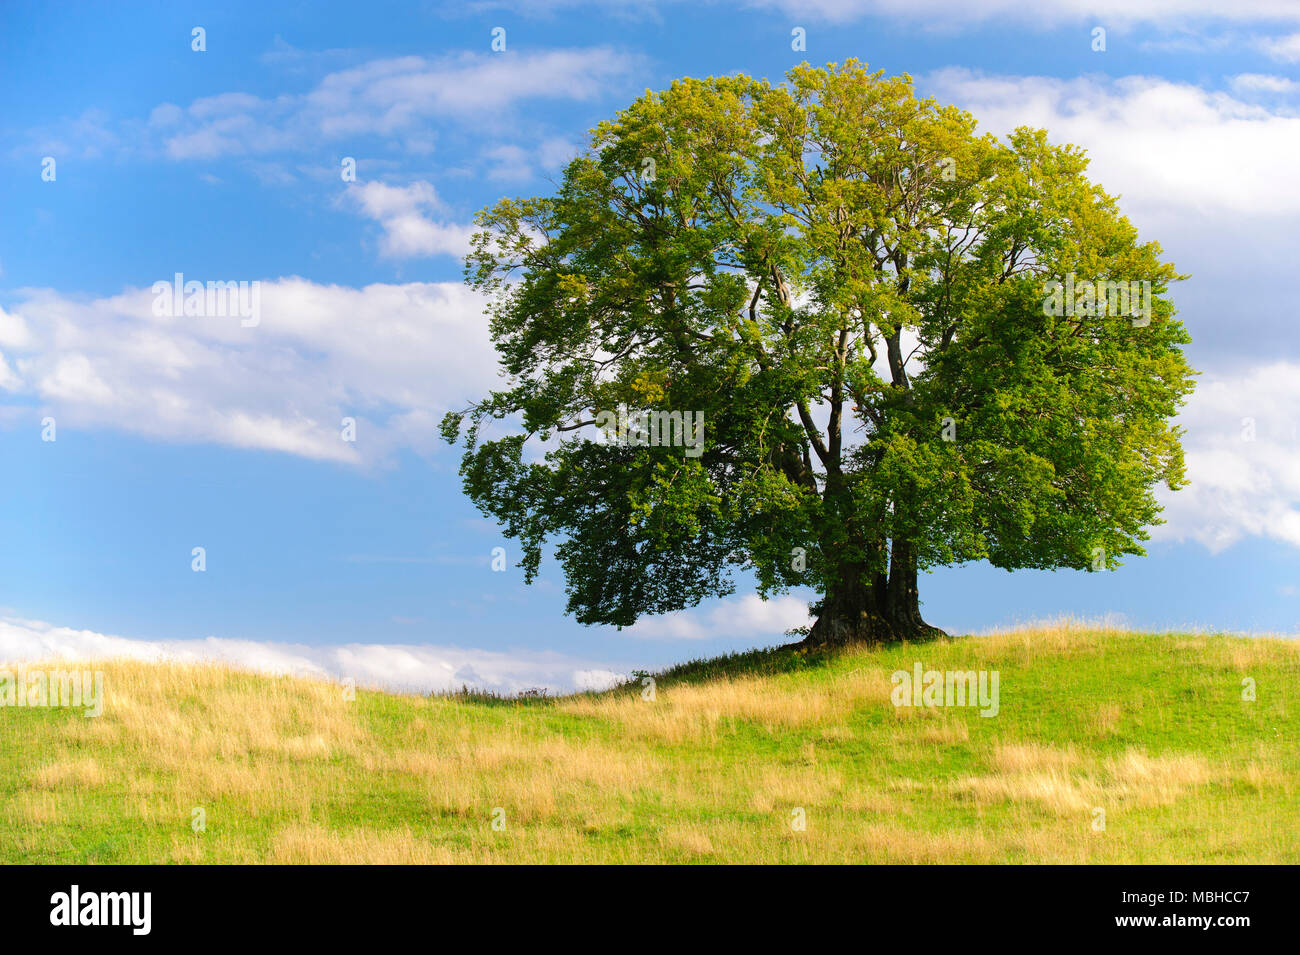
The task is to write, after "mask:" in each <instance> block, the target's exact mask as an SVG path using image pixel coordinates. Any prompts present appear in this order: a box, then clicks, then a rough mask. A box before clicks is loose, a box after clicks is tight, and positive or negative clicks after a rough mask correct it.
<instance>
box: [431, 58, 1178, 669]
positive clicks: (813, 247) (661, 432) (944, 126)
mask: <svg viewBox="0 0 1300 955" xmlns="http://www.w3.org/2000/svg"><path fill="white" fill-rule="evenodd" d="M787 79H788V81H787V82H786V83H784V84H780V85H775V86H774V85H772V84H770V83H769V82H767V81H759V80H754V79H751V78H749V77H745V76H734V77H724V78H710V79H707V80H697V79H683V80H679V81H677V82H675V83H673V85H672V86H671V88H669V89H667V90H664V91H662V92H657V93H655V92H647V93H646V95H644V96H643V97H641V98H640V99H638V100H637V101H636V102H634V103H633V104H632V105H631V106H629V107H628V108H627V109H626V110H624V111H623V112H621V113H619V114H618V116H617V117H616V118H615V119H613V120H610V121H607V122H603V123H601V124H600V125H599V126H597V127H596V129H595V130H594V131H593V132H592V137H591V144H590V145H591V148H590V150H589V151H588V153H587V154H586V155H583V156H580V157H579V158H577V159H574V160H573V161H572V162H571V163H570V164H569V165H568V167H567V168H566V170H565V172H564V177H563V181H562V183H561V184H560V185H559V187H558V190H557V191H556V193H555V194H554V195H553V196H547V197H539V198H532V199H523V200H509V199H507V200H503V201H501V202H500V203H498V204H497V205H496V206H494V207H492V208H490V209H487V210H485V211H484V212H482V213H480V215H479V217H478V220H477V221H478V224H479V226H480V229H481V231H479V232H478V233H477V234H476V236H475V239H474V245H473V250H472V252H471V253H470V255H469V257H468V258H467V260H466V274H467V280H468V281H469V282H470V283H471V284H472V285H473V286H474V287H476V288H477V289H479V290H481V291H483V292H484V293H486V294H487V295H488V296H490V300H491V302H492V304H491V307H490V315H491V322H490V327H491V334H492V337H493V339H494V341H495V343H496V347H497V349H498V351H499V353H500V358H501V363H502V368H503V375H504V376H508V380H507V387H505V389H504V390H500V391H494V392H492V393H491V394H489V395H488V396H487V397H486V398H485V399H483V400H482V401H481V402H479V403H476V404H474V405H472V406H470V407H469V408H467V409H466V410H464V411H461V412H456V413H452V414H449V415H448V416H447V417H446V419H444V421H443V428H442V430H443V436H444V437H445V438H446V439H447V440H448V441H449V442H452V443H456V442H458V441H460V440H462V439H463V441H464V443H465V453H464V459H463V463H462V468H461V473H462V476H463V478H464V486H465V490H466V492H467V493H468V494H469V496H470V497H471V498H472V499H473V500H474V501H475V502H476V504H477V505H478V506H479V508H480V509H481V510H483V511H484V512H485V513H486V514H489V515H491V516H493V517H495V518H497V519H498V520H499V521H501V522H502V523H503V524H504V525H505V527H506V529H507V533H508V534H509V535H510V536H512V537H518V538H519V539H520V541H521V543H522V545H523V551H524V556H523V561H522V566H523V567H524V570H525V575H526V579H527V580H529V581H531V580H532V579H533V578H534V577H535V576H536V573H537V570H538V565H539V561H540V559H541V548H542V545H543V542H544V541H545V540H546V539H547V538H551V539H553V540H554V541H555V542H556V554H557V556H558V558H559V560H560V561H561V563H562V565H563V567H564V571H565V574H566V578H567V589H568V611H569V612H571V613H574V614H575V615H576V617H577V619H578V620H579V621H580V622H582V623H587V624H591V623H605V624H615V625H618V626H626V625H629V624H631V623H633V622H634V621H635V620H636V619H637V618H638V617H639V616H641V615H642V614H652V613H663V612H666V611H671V610H677V609H681V608H685V607H689V606H694V605H695V604H697V603H698V602H699V601H700V600H701V599H703V598H705V597H709V596H716V595H721V594H727V593H731V592H732V591H733V590H734V584H733V583H732V577H731V574H732V572H733V571H734V570H736V569H740V568H747V569H749V570H750V571H751V572H752V573H753V574H754V576H755V577H756V578H757V581H758V585H759V590H760V592H761V593H762V594H763V595H764V596H767V595H769V594H772V593H778V592H781V591H783V590H785V589H787V588H789V587H791V586H799V585H805V586H809V587H812V588H814V589H815V590H816V591H817V593H818V594H819V595H820V599H819V600H818V602H817V603H815V604H814V605H813V607H812V610H813V612H814V614H815V615H816V618H817V619H816V623H815V624H814V625H813V626H812V628H811V630H810V631H809V633H808V635H807V640H808V642H809V643H810V644H843V643H847V642H851V641H888V640H900V639H917V638H922V637H925V636H927V635H931V634H936V633H939V632H940V631H938V630H936V628H933V627H931V626H929V625H928V624H926V623H925V622H924V621H923V620H922V619H921V612H920V606H919V603H918V599H917V573H918V571H919V570H924V569H927V568H930V567H935V566H940V565H945V564H951V563H956V562H962V561H974V560H980V559H984V560H988V561H989V562H990V563H992V564H993V565H995V566H997V567H1002V568H1005V569H1007V570H1012V569H1016V568H1022V567H1038V568H1046V567H1071V568H1080V569H1083V568H1091V569H1094V570H1096V569H1103V568H1110V567H1113V566H1115V565H1116V564H1117V559H1118V558H1119V557H1120V556H1121V555H1123V554H1142V553H1144V551H1143V549H1142V547H1141V544H1140V541H1143V540H1146V539H1147V537H1148V535H1147V533H1146V531H1145V530H1144V527H1145V526H1146V525H1150V524H1153V523H1158V522H1159V518H1158V514H1159V506H1158V505H1157V503H1156V500H1155V497H1154V494H1153V489H1154V487H1155V485H1156V484H1157V483H1158V482H1164V483H1165V484H1166V485H1168V486H1169V487H1170V488H1177V487H1179V486H1180V485H1181V484H1182V483H1183V480H1184V475H1183V461H1182V448H1181V446H1180V443H1179V437H1180V434H1181V432H1180V430H1179V429H1178V428H1176V427H1174V426H1173V425H1172V424H1171V423H1170V419H1171V418H1172V417H1173V416H1174V415H1175V413H1176V412H1177V409H1178V406H1179V405H1180V403H1181V402H1182V400H1183V399H1184V398H1185V397H1186V396H1187V394H1188V393H1189V392H1190V391H1191V388H1192V382H1191V378H1192V375H1193V374H1194V373H1193V372H1192V371H1191V369H1189V368H1188V366H1187V364H1186V362H1185V360H1184V357H1183V353H1182V350H1181V347H1180V346H1182V345H1184V344H1186V343H1187V342H1188V341H1189V340H1190V339H1189V338H1188V335H1187V333H1186V331H1185V330H1184V329H1183V327H1182V325H1181V324H1180V323H1179V322H1178V321H1176V320H1175V319H1174V317H1173V315H1174V309H1173V306H1172V303H1171V301H1170V300H1169V298H1168V287H1169V285H1170V283H1171V282H1173V281H1176V280H1178V279H1181V278H1184V276H1180V275H1178V274H1177V272H1176V271H1175V269H1174V267H1173V265H1172V264H1170V263H1166V262H1162V261H1161V259H1160V254H1161V249H1160V246H1159V245H1158V244H1156V243H1153V242H1145V243H1143V242H1139V241H1138V236H1137V231H1136V229H1135V228H1134V227H1133V225H1132V224H1131V223H1130V222H1129V221H1128V219H1127V218H1125V217H1124V216H1123V215H1121V214H1120V212H1119V210H1118V209H1117V207H1116V204H1115V201H1114V199H1113V198H1111V197H1110V196H1108V195H1107V194H1106V193H1105V192H1103V191H1102V190H1101V189H1100V188H1099V187H1098V186H1095V185H1093V184H1092V183H1091V182H1089V181H1088V179H1087V178H1085V176H1084V170H1085V168H1086V166H1087V160H1086V158H1085V157H1084V154H1083V152H1082V151H1081V150H1080V149H1078V148H1076V147H1073V146H1064V147H1060V146H1054V145H1051V144H1049V142H1048V140H1047V134H1046V132H1045V131H1042V130H1033V129H1028V128H1021V129H1018V130H1016V132H1015V133H1013V134H1011V135H1010V136H1008V137H1006V139H1005V141H999V140H998V139H996V138H995V137H993V136H991V135H983V136H978V135H976V133H975V127H976V124H975V120H974V119H973V118H972V117H971V116H970V114H968V113H966V112H964V111H962V110H959V109H957V108H955V107H951V106H947V107H945V106H942V105H940V104H939V103H937V102H936V101H935V100H933V99H920V98H918V97H917V96H916V95H915V93H914V92H913V88H912V83H911V80H910V78H909V77H906V76H903V77H886V76H885V75H884V74H883V73H870V72H868V71H867V70H866V68H865V67H864V66H862V65H861V64H859V63H857V62H856V61H849V62H847V63H845V64H843V65H840V66H836V65H835V64H831V65H829V66H828V67H827V68H825V69H816V68H812V67H809V66H807V65H806V64H805V65H802V66H799V67H796V68H794V69H793V70H791V71H790V73H789V75H788V78H787ZM1130 292H1131V294H1130ZM647 412H654V414H653V415H651V416H649V417H647V414H646V413H647ZM678 413H680V415H681V417H684V418H685V421H686V426H685V427H678V421H679V418H678V417H677V415H678ZM693 414H698V415H699V416H700V418H697V419H694V420H695V421H697V422H698V421H701V420H702V422H703V429H702V443H701V444H699V445H695V446H692V445H690V443H689V441H690V439H691V437H692V435H691V428H690V422H691V421H692V416H693ZM493 422H500V423H498V424H492V423H493ZM647 423H648V425H649V426H648V427H647ZM656 423H657V425H658V426H657V427H656ZM485 425H491V432H493V433H498V434H499V433H501V432H503V431H504V432H506V433H507V436H504V437H491V436H490V434H489V432H488V431H485V430H484V426H485ZM529 438H537V439H539V440H540V441H542V442H543V444H542V445H541V447H540V448H538V449H537V450H532V449H530V448H528V447H527V445H526V442H527V441H528V439H529ZM684 443H685V444H686V446H685V447H683V444H684Z"/></svg>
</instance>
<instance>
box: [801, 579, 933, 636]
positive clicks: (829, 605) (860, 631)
mask: <svg viewBox="0 0 1300 955" xmlns="http://www.w3.org/2000/svg"><path fill="white" fill-rule="evenodd" d="M883 603H884V606H883V607H882V606H881V604H882V601H878V600H877V599H876V598H875V595H874V593H873V591H872V590H871V589H868V588H865V587H864V588H860V589H856V590H855V591H853V592H851V593H849V594H843V593H841V594H831V595H827V597H826V599H825V600H823V601H822V607H821V613H819V614H818V616H817V622H816V623H815V624H813V626H812V628H811V629H810V630H809V631H808V636H807V637H806V638H804V641H803V646H807V647H838V646H847V645H849V644H863V643H867V644H876V643H901V642H902V641H904V640H907V641H909V642H912V643H919V642H921V641H925V640H938V639H940V638H942V637H946V636H948V634H946V633H945V632H944V631H942V630H940V629H939V628H938V627H935V626H931V625H930V624H928V623H926V622H925V621H924V620H923V619H921V609H920V606H919V605H918V604H917V603H916V602H915V601H911V600H906V599H905V600H904V601H903V606H901V607H899V606H893V607H891V606H889V602H888V598H887V596H886V600H885V601H884V602H883ZM909 604H910V606H909Z"/></svg>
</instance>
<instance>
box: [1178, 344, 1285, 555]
mask: <svg viewBox="0 0 1300 955" xmlns="http://www.w3.org/2000/svg"><path fill="white" fill-rule="evenodd" d="M1296 408H1300V364H1295V363H1292V362H1274V363H1270V364H1265V365H1262V366H1258V367H1255V368H1250V369H1245V370H1242V371H1239V372H1237V373H1233V374H1221V375H1217V376H1215V377H1212V378H1210V379H1209V380H1205V381H1202V382H1201V384H1200V386H1199V387H1198V388H1197V390H1196V392H1195V393H1194V394H1193V395H1192V397H1191V398H1190V399H1189V401H1188V403H1187V406H1186V407H1185V408H1184V409H1183V412H1182V414H1181V415H1180V416H1179V422H1178V423H1179V424H1180V425H1182V426H1183V427H1184V428H1186V429H1187V435H1186V437H1185V438H1184V441H1183V444H1184V447H1185V449H1186V453H1187V474H1188V478H1189V479H1190V482H1191V483H1190V485H1189V486H1188V487H1186V488H1183V489H1182V490H1180V491H1178V492H1176V493H1168V492H1166V493H1165V494H1163V495H1162V503H1163V504H1164V506H1165V518H1166V520H1167V523H1166V524H1164V525H1162V526H1161V527H1159V528H1157V529H1156V531H1155V532H1154V534H1153V535H1152V536H1153V537H1154V538H1155V539H1157V540H1159V539H1166V540H1169V539H1172V540H1177V541H1184V540H1195V541H1198V542H1200V543H1201V544H1203V545H1205V546H1206V547H1207V548H1209V549H1210V550H1211V551H1213V552H1218V551H1221V550H1223V549H1224V548H1226V547H1229V546H1231V545H1232V544H1234V543H1236V542H1237V541H1239V540H1241V539H1242V538H1243V537H1266V538H1272V539H1274V540H1279V541H1283V542H1285V543H1288V544H1292V545H1294V546H1297V547H1300V430H1298V429H1297V422H1296Z"/></svg>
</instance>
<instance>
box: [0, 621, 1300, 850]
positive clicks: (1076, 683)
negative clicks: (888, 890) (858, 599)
mask: <svg viewBox="0 0 1300 955" xmlns="http://www.w3.org/2000/svg"><path fill="white" fill-rule="evenodd" d="M918 660H919V661H921V662H922V663H923V664H924V665H925V668H926V669H938V670H996V671H998V673H999V677H1000V679H999V691H1000V692H999V696H1000V699H999V705H1000V710H999V713H998V715H997V716H996V717H992V718H985V717H981V716H980V715H979V712H978V709H976V708H930V709H927V708H897V707H895V706H894V705H893V704H892V703H891V701H890V691H891V689H892V687H891V683H890V674H891V673H892V672H893V671H896V670H907V671H910V670H911V669H912V666H913V664H914V663H915V662H916V661H918ZM65 666H66V665H65ZM96 666H97V667H98V668H101V669H103V670H104V671H105V673H106V697H107V700H106V703H105V708H104V713H103V715H102V716H100V717H98V718H95V719H86V718H84V717H83V716H82V715H81V712H80V711H79V710H75V711H74V710H67V709H29V708H8V707H6V708H0V806H2V807H3V809H2V811H0V860H2V861H5V862H103V863H133V862H171V861H175V862H470V861H483V862H604V861H608V862H633V861H650V862H948V861H952V862H985V861H987V862H1002V863H1016V862H1098V863H1156V862H1162V863H1163V862H1290V863H1295V862H1298V861H1300V839H1297V831H1298V830H1300V784H1298V780H1300V745H1298V744H1300V732H1298V731H1300V719H1297V713H1298V712H1300V646H1298V645H1297V644H1296V643H1295V642H1294V641H1285V640H1276V639H1266V638H1244V637H1232V636H1209V635H1185V634H1172V635H1144V634H1134V633H1127V632H1121V631H1113V630H1096V629H1092V630H1089V629H1086V628H1072V627H1068V626H1056V627H1046V628H1038V629H1031V630H1021V631H1014V632H1010V633H1005V634H1000V635H996V636H988V637H963V638H958V639H952V640H944V641H939V642H934V643H926V644H919V645H910V646H909V645H903V646H896V647H888V648H874V649H867V648H861V649H853V650H849V651H844V652H840V653H826V654H810V653H807V652H802V651H797V650H793V649H782V650H774V651H766V652H756V653H748V654H741V655H735V656H730V657H723V658H719V659H715V660H707V661H699V662H695V663H688V664H684V665H682V666H678V667H675V668H673V669H671V670H668V671H666V672H665V673H662V674H659V675H658V676H657V677H656V687H655V690H656V692H655V697H656V698H655V699H654V700H653V701H647V700H645V699H643V698H642V687H641V686H640V685H639V684H638V685H634V686H628V687H623V688H620V689H618V690H614V691H611V692H610V693H606V694H584V695H578V696H571V697H560V698H555V699H525V700H503V699H499V698H491V697H482V696H460V697H441V698H422V697H413V696H397V695H391V694H386V693H378V692H358V693H357V694H356V698H355V699H353V700H348V699H345V693H344V691H343V689H342V688H341V687H339V686H335V685H332V684H328V683H323V682H318V681H308V680H299V679H293V678H275V677H266V676H260V675H256V674H251V673H246V672H240V671H233V670H229V669H223V668H220V667H215V666H212V667H208V666H204V667H189V666H165V665H152V664H141V663H131V662H114V663H109V664H102V665H100V664H97V665H96ZM1246 677H1249V678H1251V679H1253V680H1254V681H1255V687H1256V699H1255V700H1254V701H1253V702H1252V701H1246V700H1243V699H1242V680H1243V679H1244V678H1246ZM195 809H201V810H202V811H203V813H204V814H205V823H206V824H205V827H204V828H203V830H202V831H199V832H196V831H194V828H193V826H192V821H193V818H194V810H195ZM1099 809H1100V810H1104V812H1105V828H1104V830H1099V829H1097V828H1094V825H1095V821H1096V820H1097V818H1098V816H1097V813H1096V811H1097V810H1099ZM800 812H802V816H803V818H804V819H805V820H806V823H807V825H806V829H804V830H802V831H800V830H798V829H796V828H794V827H793V826H792V821H793V820H794V819H795V818H796V817H797V815H798V814H799V813H800ZM494 813H495V814H496V816H497V818H498V819H500V820H502V821H503V827H498V828H494V827H493V818H494Z"/></svg>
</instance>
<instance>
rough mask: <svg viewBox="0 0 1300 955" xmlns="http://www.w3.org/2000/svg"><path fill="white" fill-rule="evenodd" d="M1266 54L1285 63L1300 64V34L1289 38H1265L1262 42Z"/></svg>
mask: <svg viewBox="0 0 1300 955" xmlns="http://www.w3.org/2000/svg"><path fill="white" fill-rule="evenodd" d="M1260 46H1261V47H1262V48H1263V50H1264V52H1265V53H1267V54H1268V55H1269V56H1271V57H1272V58H1273V59H1275V60H1281V61H1282V62H1284V63H1296V62H1300V33H1292V34H1290V35H1289V36H1280V37H1264V38H1262V39H1261V40H1260Z"/></svg>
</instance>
